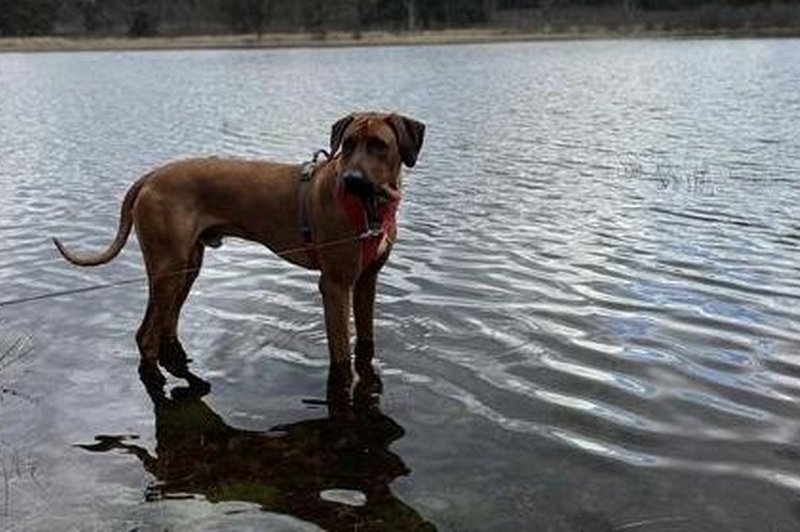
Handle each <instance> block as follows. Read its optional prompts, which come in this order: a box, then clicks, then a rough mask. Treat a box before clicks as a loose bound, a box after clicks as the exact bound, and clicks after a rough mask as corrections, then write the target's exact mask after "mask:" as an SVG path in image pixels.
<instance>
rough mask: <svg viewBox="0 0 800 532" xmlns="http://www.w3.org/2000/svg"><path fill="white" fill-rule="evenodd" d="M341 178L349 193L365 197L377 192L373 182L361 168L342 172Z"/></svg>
mask: <svg viewBox="0 0 800 532" xmlns="http://www.w3.org/2000/svg"><path fill="white" fill-rule="evenodd" d="M341 179H342V184H344V189H345V191H347V192H348V193H349V194H353V195H354V196H359V197H362V198H364V197H368V196H370V195H372V194H374V193H375V187H374V186H373V185H372V182H371V181H370V180H369V179H367V176H366V174H365V173H364V172H362V171H361V170H349V171H347V172H345V173H344V174H342V178H341Z"/></svg>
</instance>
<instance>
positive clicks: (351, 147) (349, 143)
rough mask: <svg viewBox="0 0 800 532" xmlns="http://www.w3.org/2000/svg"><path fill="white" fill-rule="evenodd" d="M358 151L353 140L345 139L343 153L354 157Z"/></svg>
mask: <svg viewBox="0 0 800 532" xmlns="http://www.w3.org/2000/svg"><path fill="white" fill-rule="evenodd" d="M355 150H356V143H355V141H353V139H350V138H348V139H345V140H344V142H342V153H343V154H344V155H352V153H353V152H354V151H355Z"/></svg>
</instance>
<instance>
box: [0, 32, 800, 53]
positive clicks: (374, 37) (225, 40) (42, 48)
mask: <svg viewBox="0 0 800 532" xmlns="http://www.w3.org/2000/svg"><path fill="white" fill-rule="evenodd" d="M793 37H794V38H796V37H800V28H758V29H754V28H742V29H731V30H689V29H687V30H652V29H646V28H644V27H630V28H623V29H616V30H611V29H608V28H602V27H575V28H572V29H570V30H567V31H557V32H547V31H521V30H508V29H468V30H437V31H418V32H403V33H399V32H386V31H368V32H364V33H358V34H357V33H352V32H349V33H348V32H328V33H325V34H311V33H270V34H264V35H262V36H261V37H260V38H259V37H258V36H256V35H255V34H240V35H193V36H163V37H141V38H131V37H59V36H53V37H3V38H0V53H35V52H82V51H87V52H89V51H146V50H213V49H220V50H225V49H233V50H235V49H278V48H336V47H362V46H424V45H444V44H488V43H506V42H509V43H510V42H535V41H565V40H604V39H704V38H705V39H710V38H716V39H742V38H793Z"/></svg>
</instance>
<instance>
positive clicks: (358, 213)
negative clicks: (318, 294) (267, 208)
mask: <svg viewBox="0 0 800 532" xmlns="http://www.w3.org/2000/svg"><path fill="white" fill-rule="evenodd" d="M313 175H314V162H312V163H309V164H307V165H305V166H304V167H303V169H302V177H301V185H300V186H301V187H304V186H307V185H304V184H305V183H310V182H311V181H312V179H313ZM306 196H307V194H304V193H303V192H302V189H301V193H300V201H301V208H300V210H301V215H300V217H301V224H302V226H301V230H302V232H303V241H304V242H305V244H306V245H307V246H308V250H307V253H308V258H309V259H310V260H311V264H312V265H313V266H314V267H315V268H318V267H319V265H320V261H319V252H318V251H317V248H316V247H315V246H314V245H313V243H312V242H313V239H312V235H311V223H310V220H309V211H308V204H307V203H306V202H307V197H306ZM333 196H334V197H335V198H336V201H338V202H339V205H341V207H342V209H344V211H345V213H347V217H348V218H349V219H350V222H351V223H352V225H353V228H354V229H355V230H356V234H357V235H358V236H356V237H355V238H354V240H355V239H358V240H359V241H360V242H361V267H362V269H366V268H367V267H368V266H369V265H370V264H372V263H373V262H375V260H377V259H378V258H379V256H378V251H379V250H380V246H381V243H382V242H383V241H384V239H386V238H390V237H391V235H393V234H394V232H395V229H396V227H397V208H398V207H399V206H400V199H399V198H398V199H392V200H390V201H388V202H385V203H383V204H381V205H380V206H379V207H378V209H377V212H376V216H377V219H378V220H377V221H378V222H380V226H379V227H377V228H373V229H374V230H373V231H370V227H369V222H368V220H367V210H366V208H365V207H364V204H363V203H362V202H361V200H360V199H359V198H357V197H356V196H353V195H352V194H348V193H347V192H346V191H345V189H344V187H343V186H341V184H340V182H339V181H338V180H334V190H333ZM343 243H344V242H343ZM324 244H325V243H324V242H323V243H322V245H324Z"/></svg>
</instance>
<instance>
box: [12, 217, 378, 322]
mask: <svg viewBox="0 0 800 532" xmlns="http://www.w3.org/2000/svg"><path fill="white" fill-rule="evenodd" d="M382 234H383V230H381V229H367V230H366V231H364V232H362V233H360V234H358V235H355V236H351V237H346V238H339V239H336V240H330V241H328V242H322V243H320V244H310V245H304V246H299V247H296V248H290V249H286V250H283V251H278V252H274V253H273V254H274V255H277V256H279V257H285V256H286V255H292V254H295V253H308V252H309V251H316V250H319V249H325V248H329V247H334V246H341V245H343V244H349V243H353V242H362V241H364V240H368V239H371V238H375V237H378V236H381V235H382ZM196 271H200V268H184V269H181V270H175V271H172V272H167V273H164V274H161V275H159V276H156V277H155V278H154V279H164V278H167V277H173V276H175V275H186V274H187V273H193V272H196ZM147 280H148V277H147V276H146V275H141V276H139V277H129V278H127V279H120V280H119V281H114V282H112V283H105V284H96V285H91V286H84V287H81V288H74V289H71V290H58V291H53V292H44V293H41V294H36V295H32V296H27V297H21V298H17V299H8V300H5V301H0V308H7V307H15V306H18V305H24V304H26V303H35V302H38V301H44V300H48V299H56V298H60V297H65V296H71V295H75V294H86V293H88V292H97V291H99V290H107V289H109V288H116V287H119V286H125V285H129V284H135V283H140V282H142V281H147Z"/></svg>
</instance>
